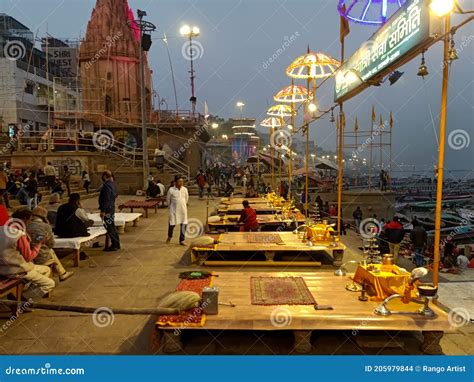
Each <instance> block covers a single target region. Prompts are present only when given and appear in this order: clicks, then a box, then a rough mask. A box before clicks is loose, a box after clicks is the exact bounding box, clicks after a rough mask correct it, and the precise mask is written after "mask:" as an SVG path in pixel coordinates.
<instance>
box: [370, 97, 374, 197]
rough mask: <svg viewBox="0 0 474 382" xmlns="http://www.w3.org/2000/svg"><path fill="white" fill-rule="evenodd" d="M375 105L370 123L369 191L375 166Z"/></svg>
mask: <svg viewBox="0 0 474 382" xmlns="http://www.w3.org/2000/svg"><path fill="white" fill-rule="evenodd" d="M374 110H375V109H374V107H373V106H372V122H371V124H370V138H369V140H370V157H369V191H370V190H372V166H373V162H372V154H373V147H374V142H373V136H374V122H375V121H374V120H375V117H374V113H373V111H374Z"/></svg>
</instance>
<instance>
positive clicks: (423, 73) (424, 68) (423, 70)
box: [417, 51, 429, 78]
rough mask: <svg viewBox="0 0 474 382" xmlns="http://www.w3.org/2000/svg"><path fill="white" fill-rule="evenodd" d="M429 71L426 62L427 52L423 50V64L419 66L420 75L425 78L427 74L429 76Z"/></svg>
mask: <svg viewBox="0 0 474 382" xmlns="http://www.w3.org/2000/svg"><path fill="white" fill-rule="evenodd" d="M428 74H429V73H428V67H427V66H426V63H425V52H424V51H423V52H422V53H421V65H420V67H419V68H418V74H417V75H418V76H420V77H422V78H425V76H427V75H428Z"/></svg>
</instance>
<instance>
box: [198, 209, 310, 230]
mask: <svg viewBox="0 0 474 382" xmlns="http://www.w3.org/2000/svg"><path fill="white" fill-rule="evenodd" d="M239 218H240V215H225V216H223V217H222V218H221V220H220V221H218V222H208V223H207V224H208V226H209V228H210V229H211V230H224V231H238V230H239V229H240V227H241V226H243V224H240V223H239V222H238V221H239ZM257 220H258V224H259V226H260V228H263V229H266V230H267V231H268V230H270V229H271V230H273V231H276V230H278V231H280V230H283V231H288V230H293V229H295V228H296V223H298V225H301V224H304V223H305V221H306V218H305V217H304V215H303V214H302V213H300V212H296V213H293V219H280V218H279V216H276V215H259V216H258V217H257ZM279 227H281V228H279Z"/></svg>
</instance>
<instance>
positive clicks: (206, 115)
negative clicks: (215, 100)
mask: <svg viewBox="0 0 474 382" xmlns="http://www.w3.org/2000/svg"><path fill="white" fill-rule="evenodd" d="M204 118H205V119H207V118H209V107H208V106H207V101H204Z"/></svg>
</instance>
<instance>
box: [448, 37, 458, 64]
mask: <svg viewBox="0 0 474 382" xmlns="http://www.w3.org/2000/svg"><path fill="white" fill-rule="evenodd" d="M458 59H459V56H458V51H457V49H456V43H455V42H454V33H452V34H451V47H450V48H449V56H448V60H449V63H452V62H453V61H455V60H458Z"/></svg>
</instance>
